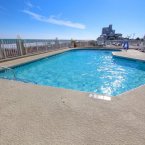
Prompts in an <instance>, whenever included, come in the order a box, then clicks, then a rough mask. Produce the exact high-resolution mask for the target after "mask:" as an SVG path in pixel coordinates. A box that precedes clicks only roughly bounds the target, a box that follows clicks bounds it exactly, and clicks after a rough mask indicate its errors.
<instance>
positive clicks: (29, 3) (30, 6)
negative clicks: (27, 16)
mask: <svg viewBox="0 0 145 145" xmlns="http://www.w3.org/2000/svg"><path fill="white" fill-rule="evenodd" d="M25 4H26V5H27V6H28V7H29V8H33V7H34V5H33V4H32V3H31V2H30V1H27V2H25Z"/></svg>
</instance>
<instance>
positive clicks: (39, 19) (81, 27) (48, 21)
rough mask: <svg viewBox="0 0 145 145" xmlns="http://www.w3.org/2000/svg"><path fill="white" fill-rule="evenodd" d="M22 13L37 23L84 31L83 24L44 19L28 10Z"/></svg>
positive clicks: (52, 17) (52, 18) (51, 18)
mask: <svg viewBox="0 0 145 145" xmlns="http://www.w3.org/2000/svg"><path fill="white" fill-rule="evenodd" d="M22 12H24V13H26V14H28V15H30V16H31V17H32V18H34V19H36V20H38V21H41V22H46V23H51V24H56V25H62V26H67V27H72V28H78V29H85V28H86V26H85V25H84V24H80V23H75V22H71V21H66V20H61V19H57V18H55V17H54V16H50V17H48V18H46V17H45V16H42V15H39V14H37V13H34V12H31V11H29V10H23V11H22Z"/></svg>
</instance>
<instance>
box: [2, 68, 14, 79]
mask: <svg viewBox="0 0 145 145" xmlns="http://www.w3.org/2000/svg"><path fill="white" fill-rule="evenodd" d="M0 70H6V71H11V72H12V74H13V76H14V79H15V80H16V79H17V78H16V73H15V71H14V70H13V69H12V68H10V67H5V66H0Z"/></svg>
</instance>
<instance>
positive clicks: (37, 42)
mask: <svg viewBox="0 0 145 145" xmlns="http://www.w3.org/2000/svg"><path fill="white" fill-rule="evenodd" d="M36 48H37V52H38V41H37V40H36Z"/></svg>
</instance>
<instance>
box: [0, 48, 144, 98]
mask: <svg viewBox="0 0 145 145" xmlns="http://www.w3.org/2000/svg"><path fill="white" fill-rule="evenodd" d="M14 70H15V72H16V76H17V78H18V79H20V80H27V81H28V80H29V81H30V82H36V83H37V84H39V85H46V86H54V87H60V88H68V89H73V90H79V91H85V92H95V93H98V94H104V95H109V96H116V95H118V94H120V93H123V92H125V91H128V90H131V89H133V88H136V87H138V86H140V85H143V84H145V63H143V62H137V61H132V60H126V59H120V58H115V57H113V56H112V51H109V50H73V51H68V52H65V53H62V54H59V55H55V56H51V57H48V58H44V59H41V60H39V61H35V62H32V63H28V64H25V65H22V66H19V67H16V68H14ZM0 77H4V78H8V79H13V75H12V73H10V72H6V73H4V72H2V73H0Z"/></svg>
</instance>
